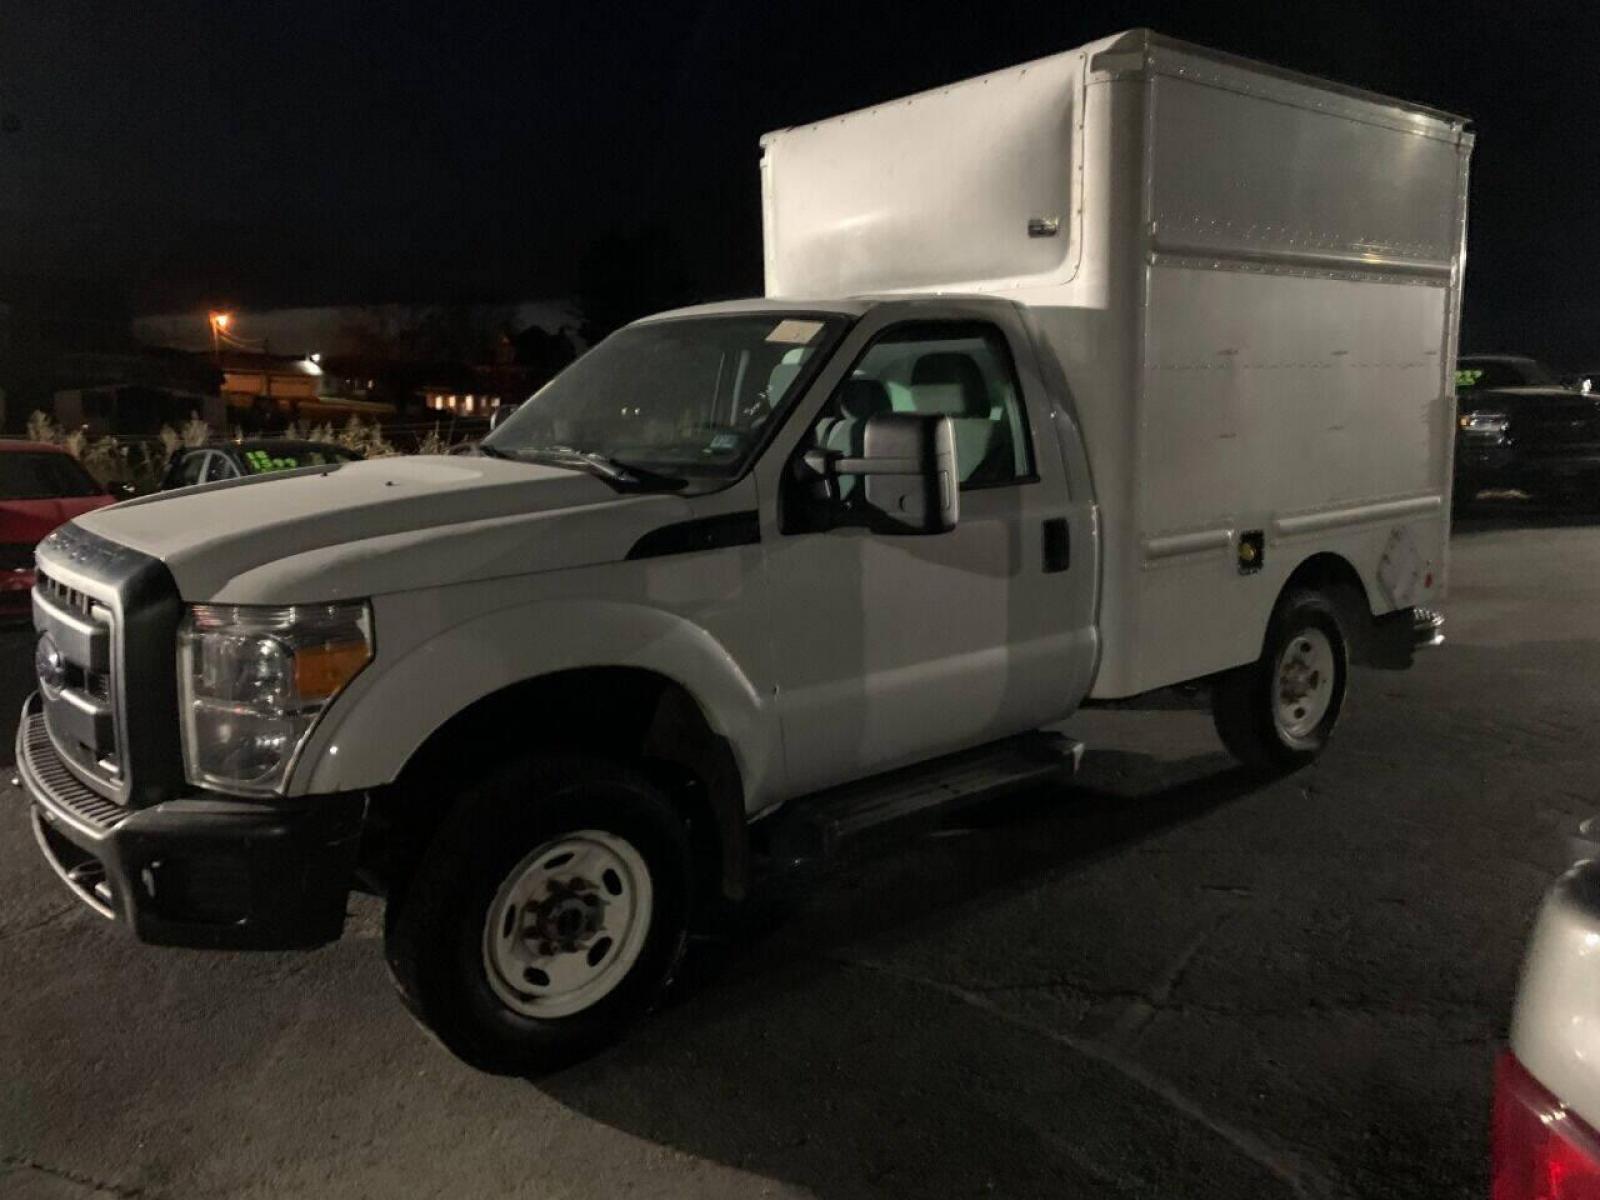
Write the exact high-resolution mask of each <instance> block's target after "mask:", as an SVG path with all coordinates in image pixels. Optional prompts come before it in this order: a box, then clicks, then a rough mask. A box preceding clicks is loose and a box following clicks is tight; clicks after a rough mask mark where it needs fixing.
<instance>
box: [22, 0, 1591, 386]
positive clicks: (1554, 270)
mask: <svg viewBox="0 0 1600 1200" xmlns="http://www.w3.org/2000/svg"><path fill="white" fill-rule="evenodd" d="M1586 10H1588V12H1587V13H1586ZM1138 25H1148V26H1151V27H1153V28H1156V29H1158V30H1160V31H1162V32H1165V33H1169V34H1172V35H1174V36H1177V37H1183V38H1188V39H1190V40H1194V41H1198V42H1202V43H1205V44H1207V45H1212V46H1216V47H1219V48H1222V49H1226V50H1230V51H1233V52H1235V53H1239V54H1245V55H1248V56H1251V57H1255V58H1262V59H1266V60H1268V61H1271V62H1274V63H1278V64H1281V65H1284V66H1288V67H1293V68H1296V69H1299V70H1303V71H1309V72H1312V73H1314V74H1319V75H1324V76H1328V77H1330V78H1334V79H1338V80H1341V81H1345V82H1349V83H1353V84H1358V85H1361V86H1365V87H1369V88H1373V89H1376V90H1379V91H1383V92H1387V93H1390V94H1393V95H1397V96H1401V97H1405V98H1408V99H1413V100H1416V101H1420V102H1423V103H1427V104H1430V105H1434V106H1436V107H1440V108H1446V109H1450V110H1452V111H1456V112H1461V113H1464V114H1466V115H1468V116H1469V117H1471V118H1472V119H1473V121H1474V124H1475V127H1476V129H1477V131H1478V148H1477V152H1476V155H1475V157H1474V161H1473V188H1472V210H1471V217H1470V221H1471V228H1470V245H1469V269H1468V283H1467V310H1468V313H1467V328H1466V336H1465V339H1464V343H1463V344H1464V346H1467V347H1473V348H1477V349H1519V350H1521V349H1525V350H1531V351H1534V352H1537V353H1541V354H1544V355H1547V356H1549V357H1551V358H1554V359H1556V360H1558V361H1559V362H1561V363H1563V364H1565V365H1569V366H1580V365H1582V366H1589V365H1596V364H1600V301H1597V300H1595V299H1592V298H1591V293H1592V290H1593V288H1592V285H1591V282H1590V281H1591V278H1592V277H1594V276H1596V275H1597V274H1600V121H1597V119H1596V117H1597V114H1600V68H1597V57H1600V38H1597V37H1596V34H1597V33H1600V16H1597V15H1593V14H1592V10H1591V9H1590V6H1589V5H1579V4H1571V5H1566V4H1539V3H1529V4H1522V5H1518V6H1512V5H1488V4H1480V5H1469V4H1453V5H1445V4H1413V3H1405V2H1402V0H1385V2H1375V0H1363V2H1361V3H1351V4H1328V3H1323V4H1315V3H1292V2H1290V3H1285V2H1279V3H1272V4H1252V3H1246V2H1243V0H1240V2H1237V3H1230V4H1225V5H1216V6H1214V7H1213V6H1207V5H1203V4H1156V3H1144V4H1135V3H1100V4H1093V3H1083V4H1077V5H1072V4H1066V3H1060V2H1054V3H1044V4H1041V3H1022V2H1020V0H983V2H982V3H966V4H960V5H939V6H937V7H936V6H934V5H931V4H882V5H875V4H872V3H870V2H868V0H856V2H855V3H844V4H833V3H817V2H812V3H793V4H791V3H779V2H768V0H700V2H698V3H693V2H688V0H684V2H677V0H660V2H657V3H649V4H635V5H623V4H610V3H598V2H593V0H577V2H573V3H564V4H555V3H537V2H534V0H524V2H523V3H518V4H504V5H501V4H494V3H478V2H473V3H464V2H456V3H439V4H431V5H424V4H415V3H412V4H407V3H398V2H396V3H384V4H378V3H354V2H345V0H257V2H254V3H243V2H230V0H192V2H179V0H141V2H139V3H126V2H116V0H0V115H3V114H14V115H15V118H16V124H17V126H18V128H16V129H15V130H14V131H10V132H0V277H4V276H5V275H6V274H12V275H15V274H19V273H20V274H25V275H26V274H31V275H44V276H54V277H73V278H80V279H81V278H90V279H95V280H103V281H107V282H109V283H112V284H114V285H115V286H116V287H117V288H118V289H119V290H121V291H122V292H123V293H124V294H125V295H126V296H127V297H128V298H129V300H130V302H131V303H132V305H133V307H134V308H135V309H136V310H140V311H153V310H172V309H175V308H187V307H190V306H193V307H195V308H197V309H199V308H202V307H204V306H206V305H209V304H223V303H226V304H229V305H243V306H249V307H262V306H266V305H288V304H318V303H363V302H377V301H385V300H413V301H420V300H430V301H431V300H486V301H501V300H509V299H533V298H541V297H552V296H560V295H563V294H566V293H567V292H569V291H570V290H571V289H572V287H573V286H574V280H575V278H576V264H577V262H578V260H579V256H580V255H581V253H582V251H583V249H584V248H585V247H586V246H587V245H589V244H590V243H591V242H592V241H594V240H595V239H596V238H598V237H602V236H604V235H606V234H608V233H612V232H616V231H628V230H631V229H633V228H635V227H637V226H640V225H643V224H646V223H657V224H659V225H661V226H664V227H665V228H666V229H667V230H668V231H669V233H670V234H671V235H672V236H673V237H674V238H675V239H676V240H677V242H678V243H679V245H680V246H681V248H682V252H683V255H684V258H685V259H686V261H687V264H688V266H689V269H690V272H691V274H692V277H693V282H692V285H691V288H690V294H688V295H686V296H684V297H683V299H684V300H692V299H697V298H701V297H722V296H730V295H737V294H741V293H754V292H758V291H759V290H760V286H761V254H760V206H759V194H760V188H759V181H758V175H757V162H758V148H757V144H756V143H757V138H758V136H759V135H760V134H761V133H762V132H763V131H765V130H767V129H771V128H775V127H779V126H783V125H789V124H796V123H799V122H803V121H807V120H812V119H815V118H818V117H823V116H828V115H831V114H833V113H837V112H841V111H844V110H847V109H851V108H857V107H860V106H862V105H866V104H871V103H875V102H877V101H881V100H885V99H888V98H890V97H893V96H897V95H901V94H904V93H907V92H912V91H916V90H919V89H922V88H926V87H930V86H933V85H936V84H940V83H945V82H949V81H951V80H955V79H959V78H962V77H965V76H968V75H973V74H977V73H980V72H983V71H988V70H993V69H995V68H998V67H1003V66H1006V65H1009V64H1011V63H1015V62H1019V61H1022V60H1025V59H1028V58H1034V57H1038V56H1040V55H1043V54H1048V53H1052V52H1054V51H1058V50H1063V49H1067V48H1070V47H1073V46H1076V45H1079V44H1081V43H1083V42H1085V41H1088V40H1091V39H1093V38H1096V37H1100V36H1103V35H1105V34H1107V33H1111V32H1115V31H1117V30H1119V29H1124V28H1129V27H1133V26H1138ZM8 123H9V122H8Z"/></svg>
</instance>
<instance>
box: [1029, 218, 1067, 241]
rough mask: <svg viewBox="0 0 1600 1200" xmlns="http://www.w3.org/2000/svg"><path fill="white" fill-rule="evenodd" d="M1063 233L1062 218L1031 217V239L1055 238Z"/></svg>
mask: <svg viewBox="0 0 1600 1200" xmlns="http://www.w3.org/2000/svg"><path fill="white" fill-rule="evenodd" d="M1060 232H1061V218H1060V217H1029V218H1028V236H1029V237H1055V236H1056V234H1058V233H1060Z"/></svg>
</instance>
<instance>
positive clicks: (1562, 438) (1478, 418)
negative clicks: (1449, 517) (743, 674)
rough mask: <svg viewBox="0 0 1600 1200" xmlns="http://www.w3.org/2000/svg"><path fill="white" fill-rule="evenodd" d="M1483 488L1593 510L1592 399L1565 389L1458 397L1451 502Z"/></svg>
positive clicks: (1597, 498)
mask: <svg viewBox="0 0 1600 1200" xmlns="http://www.w3.org/2000/svg"><path fill="white" fill-rule="evenodd" d="M1490 489H1514V490H1516V491H1519V492H1523V493H1525V494H1527V495H1529V496H1531V497H1533V498H1535V499H1539V500H1547V501H1555V502H1557V503H1562V504H1570V505H1575V506H1581V507H1585V508H1591V507H1592V508H1600V395H1590V394H1587V393H1584V392H1578V391H1574V390H1573V389H1571V388H1565V387H1502V388H1493V389H1488V390H1481V389H1474V390H1472V391H1471V392H1469V393H1466V394H1458V398H1457V428H1456V474H1455V493H1454V494H1455V501H1456V503H1457V504H1458V505H1459V504H1464V503H1470V502H1471V501H1472V500H1475V499H1476V498H1477V497H1478V496H1479V495H1480V494H1481V493H1482V492H1484V491H1486V490H1490Z"/></svg>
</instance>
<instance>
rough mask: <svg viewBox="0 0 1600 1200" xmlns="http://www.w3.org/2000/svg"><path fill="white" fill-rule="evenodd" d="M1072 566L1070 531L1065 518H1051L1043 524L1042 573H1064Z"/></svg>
mask: <svg viewBox="0 0 1600 1200" xmlns="http://www.w3.org/2000/svg"><path fill="white" fill-rule="evenodd" d="M1071 565H1072V531H1071V529H1070V527H1069V526H1068V525H1067V519H1066V518H1065V517H1051V518H1050V519H1049V520H1048V521H1046V522H1045V523H1044V573H1045V574H1046V575H1050V574H1054V573H1055V572H1057V571H1065V570H1066V569H1067V568H1068V567H1070V566H1071Z"/></svg>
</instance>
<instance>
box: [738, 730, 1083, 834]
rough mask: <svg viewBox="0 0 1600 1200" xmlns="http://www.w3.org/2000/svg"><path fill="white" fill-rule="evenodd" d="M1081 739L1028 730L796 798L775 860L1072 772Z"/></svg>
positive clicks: (920, 826)
mask: <svg viewBox="0 0 1600 1200" xmlns="http://www.w3.org/2000/svg"><path fill="white" fill-rule="evenodd" d="M1082 760H1083V743H1082V742H1078V741H1075V740H1073V739H1072V738H1069V737H1065V736H1063V735H1062V734H1058V733H1029V734H1024V735H1023V736H1021V737H1014V738H1008V739H1007V740H1005V741H1003V742H995V743H993V744H991V745H988V746H982V747H979V748H978V749H976V750H968V751H965V752H964V753H961V754H954V755H950V756H949V757H947V758H941V759H935V760H934V761H932V762H927V763H920V764H918V765H917V766H914V767H907V768H905V769H904V770H900V771H893V772H890V773H889V774H887V775H878V776H875V777H873V778H871V779H864V780H861V781H859V782H856V783H848V784H845V785H844V786H842V787H837V788H831V789H829V790H828V791H826V792H818V793H816V794H815V795H812V796H807V797H805V798H803V799H800V800H794V801H791V802H790V803H789V804H788V805H786V806H785V807H784V809H783V810H782V811H781V812H779V813H778V814H777V815H775V816H774V817H773V818H772V825H771V826H770V828H771V840H770V842H769V843H768V844H769V846H770V848H771V851H772V855H773V858H774V859H775V860H776V863H778V864H783V865H794V864H797V863H800V862H805V861H808V860H813V859H826V858H833V857H835V856H837V855H838V854H839V853H840V851H842V850H843V849H845V848H846V847H848V846H855V845H858V844H859V843H861V842H863V841H865V840H866V835H868V834H872V835H875V836H876V835H883V836H885V837H887V836H891V835H892V836H905V835H907V834H910V833H916V832H921V831H923V830H925V829H932V828H935V827H937V826H938V824H939V823H940V822H941V821H942V820H944V819H945V818H946V817H948V816H949V815H950V814H951V813H953V812H956V811H958V810H959V809H962V808H965V807H967V806H968V805H971V804H976V803H978V802H980V801H983V800H990V799H994V798H995V797H997V796H1002V795H1006V794H1009V793H1012V792H1019V791H1024V790H1026V789H1028V788H1032V787H1041V786H1044V785H1046V784H1050V783H1058V782H1062V781H1064V780H1067V779H1070V778H1071V777H1072V776H1073V775H1074V774H1075V773H1076V772H1077V770H1078V765H1079V763H1080V762H1081V761H1082Z"/></svg>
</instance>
